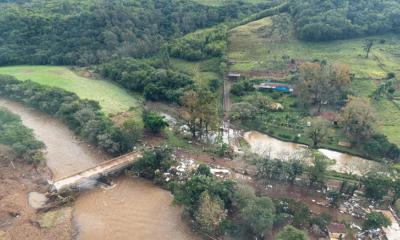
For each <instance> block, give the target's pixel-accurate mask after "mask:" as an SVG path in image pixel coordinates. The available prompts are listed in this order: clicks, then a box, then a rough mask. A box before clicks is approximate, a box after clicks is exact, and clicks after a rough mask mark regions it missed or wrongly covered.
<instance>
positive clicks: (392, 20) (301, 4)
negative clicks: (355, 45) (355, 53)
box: [289, 0, 400, 41]
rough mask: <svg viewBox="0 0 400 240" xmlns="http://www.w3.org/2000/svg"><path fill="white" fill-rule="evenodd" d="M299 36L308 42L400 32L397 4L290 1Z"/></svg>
mask: <svg viewBox="0 0 400 240" xmlns="http://www.w3.org/2000/svg"><path fill="white" fill-rule="evenodd" d="M289 12H290V13H291V15H292V16H293V19H294V23H295V30H296V34H297V36H298V37H299V38H300V39H303V40H309V41H330V40H335V39H348V38H354V37H361V36H368V35H373V34H383V33H389V32H393V33H399V32H400V3H399V1H396V0H361V1H352V0H326V1H320V0H305V1H298V0H291V1H290V6H289Z"/></svg>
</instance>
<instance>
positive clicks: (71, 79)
mask: <svg viewBox="0 0 400 240" xmlns="http://www.w3.org/2000/svg"><path fill="white" fill-rule="evenodd" d="M0 74H8V75H12V76H15V77H16V78H18V79H20V80H28V79H30V80H32V81H34V82H37V83H40V84H43V85H48V86H54V87H60V88H63V89H65V90H67V91H71V92H74V93H76V94H77V95H78V96H79V97H81V98H86V99H91V100H95V101H98V102H99V103H100V105H101V107H102V108H103V110H104V112H106V113H119V112H125V111H128V110H130V109H131V110H132V111H134V112H135V113H137V115H138V116H140V111H141V101H142V100H141V97H140V96H137V95H133V94H132V93H129V92H127V91H126V90H124V89H123V88H121V87H119V86H117V85H115V84H113V83H111V82H107V81H104V80H98V79H93V78H86V77H81V76H79V75H78V74H77V73H75V72H73V71H71V70H70V69H68V68H66V67H56V66H14V67H1V68H0Z"/></svg>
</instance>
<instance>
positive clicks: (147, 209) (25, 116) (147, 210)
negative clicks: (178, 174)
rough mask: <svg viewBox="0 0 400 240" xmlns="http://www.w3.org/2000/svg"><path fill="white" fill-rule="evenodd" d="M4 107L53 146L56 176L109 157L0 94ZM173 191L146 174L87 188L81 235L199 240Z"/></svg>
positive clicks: (78, 218) (78, 216)
mask: <svg viewBox="0 0 400 240" xmlns="http://www.w3.org/2000/svg"><path fill="white" fill-rule="evenodd" d="M0 106H2V107H6V108H7V109H9V110H10V111H12V112H14V113H15V114H18V115H19V116H20V117H21V119H22V121H23V123H24V124H25V125H26V126H27V127H29V128H31V129H33V130H34V133H35V135H36V137H37V138H38V139H39V140H41V141H43V142H44V143H45V144H46V146H47V154H46V160H47V165H48V166H49V168H50V169H51V171H52V172H53V174H54V179H57V178H62V177H64V176H67V175H70V174H73V173H75V172H78V171H81V170H84V169H87V168H90V167H93V166H95V165H96V164H97V163H99V162H101V161H102V160H105V159H108V158H109V157H108V156H107V155H105V154H103V153H101V152H99V151H96V150H95V149H94V148H91V147H90V146H89V145H87V144H85V143H82V142H79V141H78V140H77V139H76V138H75V136H74V134H73V133H72V132H71V131H70V130H69V129H68V128H67V127H65V126H64V125H63V124H62V123H61V122H60V121H58V120H56V119H54V118H52V117H49V116H47V115H45V114H42V113H39V112H37V111H35V110H32V109H29V108H27V107H25V106H23V105H21V104H18V103H15V102H13V101H9V100H6V99H4V98H0ZM172 199H173V198H172V196H171V195H170V193H169V192H167V191H165V190H163V189H160V188H158V187H156V186H154V185H153V184H152V183H151V182H148V181H145V180H142V179H136V178H135V179H132V178H128V177H121V178H118V179H116V180H115V184H114V185H113V186H112V187H110V188H107V189H104V188H96V189H92V190H89V191H86V192H85V193H83V194H82V195H81V196H79V198H78V199H77V200H76V202H75V206H74V214H73V216H74V217H73V218H74V219H73V220H74V223H75V225H76V228H77V229H78V230H79V231H78V236H77V238H78V239H81V240H127V239H129V240H130V239H132V240H136V239H138V240H147V239H165V240H168V239H170V240H174V239H177V240H190V239H198V238H197V237H196V236H195V235H194V234H193V233H192V232H191V230H190V229H189V228H188V226H187V225H186V224H184V223H183V221H182V220H181V218H180V209H179V208H177V207H175V206H173V205H172Z"/></svg>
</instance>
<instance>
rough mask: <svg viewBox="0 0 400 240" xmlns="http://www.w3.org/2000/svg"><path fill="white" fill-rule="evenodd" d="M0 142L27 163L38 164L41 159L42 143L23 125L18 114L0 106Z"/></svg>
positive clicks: (43, 146)
mask: <svg viewBox="0 0 400 240" xmlns="http://www.w3.org/2000/svg"><path fill="white" fill-rule="evenodd" d="M0 144H2V145H6V146H9V147H10V148H11V149H12V150H13V152H14V153H15V154H16V157H17V158H21V159H23V160H24V161H26V162H28V163H32V164H38V163H39V162H40V161H41V160H42V159H43V156H42V150H43V149H44V148H45V145H44V143H43V142H41V141H38V140H36V138H35V136H34V134H33V131H32V129H29V128H27V127H25V126H24V125H23V124H22V121H21V118H20V117H19V116H18V115H15V114H13V113H12V112H10V111H8V110H7V109H5V108H0ZM2 160H4V159H2Z"/></svg>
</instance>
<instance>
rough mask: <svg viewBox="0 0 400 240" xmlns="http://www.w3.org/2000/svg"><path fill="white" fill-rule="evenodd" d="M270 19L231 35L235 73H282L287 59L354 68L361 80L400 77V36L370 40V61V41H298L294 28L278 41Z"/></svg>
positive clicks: (231, 57) (363, 39) (353, 70)
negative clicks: (367, 48)
mask: <svg viewBox="0 0 400 240" xmlns="http://www.w3.org/2000/svg"><path fill="white" fill-rule="evenodd" d="M274 31H276V30H273V24H272V19H271V18H270V17H268V18H263V19H261V20H258V21H255V22H251V23H248V24H246V25H243V26H239V27H237V28H234V29H232V30H231V31H230V33H229V58H230V59H231V60H234V61H235V62H236V64H235V65H234V66H232V71H244V72H246V71H267V70H268V71H280V70H285V69H286V67H287V64H286V61H285V60H284V59H285V58H286V59H290V60H291V59H294V60H300V61H313V60H317V59H318V60H326V61H328V62H330V63H344V64H348V65H349V66H350V70H351V72H352V73H354V74H355V75H356V77H357V78H374V79H377V78H378V79H379V78H382V77H385V76H386V74H387V73H388V72H396V73H400V35H394V34H387V35H382V36H373V37H368V39H373V40H375V45H374V46H373V48H372V51H371V53H370V56H369V58H368V59H367V58H366V56H365V52H364V50H363V47H362V46H363V42H364V41H365V39H366V38H357V39H350V40H338V41H330V42H304V41H300V40H298V39H296V38H295V36H294V33H293V26H289V27H288V31H287V33H285V34H286V35H285V34H283V35H282V36H285V37H284V40H281V37H279V38H278V37H277V36H276V34H275V33H274Z"/></svg>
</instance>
